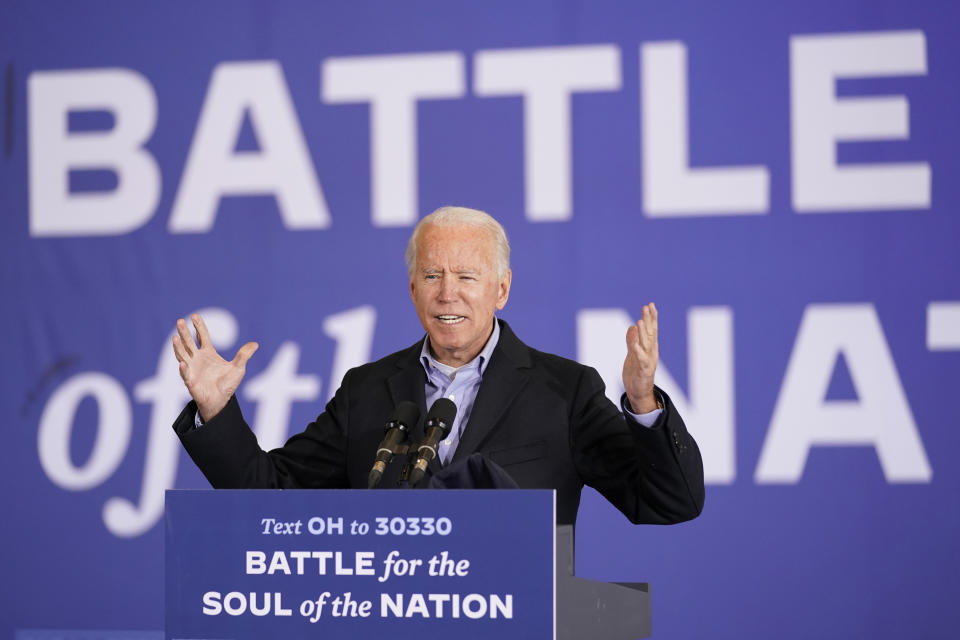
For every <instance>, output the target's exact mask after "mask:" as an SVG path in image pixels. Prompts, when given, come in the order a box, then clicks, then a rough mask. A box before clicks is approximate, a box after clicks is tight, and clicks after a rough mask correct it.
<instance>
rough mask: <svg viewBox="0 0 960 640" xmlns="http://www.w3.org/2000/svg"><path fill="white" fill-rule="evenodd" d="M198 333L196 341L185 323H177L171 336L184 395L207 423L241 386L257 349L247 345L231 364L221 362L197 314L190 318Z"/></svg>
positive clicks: (181, 321)
mask: <svg viewBox="0 0 960 640" xmlns="http://www.w3.org/2000/svg"><path fill="white" fill-rule="evenodd" d="M190 320H191V321H192V322H193V326H194V328H195V329H196V331H197V341H196V342H194V340H193V336H191V335H190V331H189V330H188V329H187V323H186V321H185V320H183V319H182V318H181V319H178V320H177V335H175V336H173V353H174V354H175V355H176V357H177V361H178V362H179V363H180V377H181V378H183V382H184V384H186V386H187V391H189V392H190V395H191V396H192V397H193V399H194V400H195V401H196V402H197V409H198V410H199V411H200V417H201V418H203V419H204V420H209V419H211V418H212V417H213V416H215V415H217V414H218V413H220V410H221V409H223V408H224V407H225V406H226V405H227V402H228V401H229V400H230V396H232V395H233V393H234V392H235V391H236V390H237V387H239V386H240V381H241V380H243V376H244V374H245V373H246V371H247V360H249V359H250V356H252V355H253V354H254V352H255V351H256V350H257V349H258V348H259V345H258V344H257V343H256V342H248V343H246V344H245V345H243V346H242V347H240V349H239V351H237V355H236V356H234V358H233V360H230V361H227V360H224V359H223V358H222V357H221V356H220V354H219V353H217V350H216V349H214V348H213V343H212V342H211V341H210V332H209V331H208V330H207V325H206V323H204V321H203V318H202V317H200V315H199V314H196V313H195V314H193V315H192V316H190Z"/></svg>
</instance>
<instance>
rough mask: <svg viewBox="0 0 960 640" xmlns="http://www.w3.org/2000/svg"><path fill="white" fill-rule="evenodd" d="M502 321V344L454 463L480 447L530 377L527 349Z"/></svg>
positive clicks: (486, 377) (476, 402) (492, 363)
mask: <svg viewBox="0 0 960 640" xmlns="http://www.w3.org/2000/svg"><path fill="white" fill-rule="evenodd" d="M499 322H500V341H499V342H498V343H497V346H496V348H495V349H494V350H493V356H492V357H491V358H490V364H488V365H487V368H486V370H485V371H484V373H483V382H481V383H480V391H479V392H478V393H477V398H476V400H475V401H474V403H473V411H472V412H471V413H470V421H469V422H468V423H467V426H466V428H465V429H464V430H463V436H462V437H461V438H460V444H458V445H457V450H456V451H455V452H454V454H453V460H452V461H453V462H455V461H457V460H461V459H463V458H466V457H469V456H470V454H471V453H473V452H474V451H476V450H477V449H478V448H480V446H481V445H482V444H483V441H484V440H485V439H486V438H487V436H488V435H489V434H490V433H491V432H492V431H493V428H494V427H495V426H496V425H497V423H498V422H499V420H500V418H501V417H502V416H503V414H504V412H505V411H506V410H507V409H508V408H509V407H510V404H511V403H512V402H513V400H514V398H516V397H517V394H518V393H520V390H521V389H523V387H524V386H525V385H526V384H527V381H528V379H529V377H530V376H529V374H528V373H527V372H526V371H524V369H527V368H529V367H530V366H531V365H530V354H529V350H528V348H527V346H526V345H525V344H523V343H522V342H520V340H519V338H517V336H516V335H514V333H513V331H511V329H510V326H509V325H508V324H507V323H506V322H504V321H503V320H500V321H499Z"/></svg>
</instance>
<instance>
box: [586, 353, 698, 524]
mask: <svg viewBox="0 0 960 640" xmlns="http://www.w3.org/2000/svg"><path fill="white" fill-rule="evenodd" d="M657 392H658V393H659V394H660V396H661V398H662V399H663V411H662V413H661V414H660V416H659V418H658V419H657V421H656V423H654V425H653V426H651V427H644V426H642V425H640V424H637V423H636V422H635V421H634V420H633V419H632V418H631V417H629V416H624V414H623V413H621V412H620V411H619V409H618V408H617V407H616V406H614V405H613V403H611V402H610V400H609V399H608V398H607V397H606V395H605V394H604V385H603V381H602V380H601V379H600V376H599V374H598V373H597V372H596V371H595V370H594V369H592V368H586V369H585V372H584V374H583V376H582V377H581V380H580V384H579V385H578V387H577V393H576V396H575V398H574V400H573V403H572V406H571V409H572V415H571V430H570V433H571V436H570V437H571V448H572V451H573V454H574V461H575V464H576V466H577V471H578V473H580V476H581V478H582V479H583V481H584V483H585V484H587V485H590V486H592V487H593V488H595V489H596V490H597V491H599V492H600V493H601V494H602V495H603V496H604V497H606V498H607V500H609V501H610V502H611V503H612V504H613V505H614V506H615V507H617V509H619V510H620V511H621V512H623V514H624V515H626V516H627V518H629V519H630V521H631V522H634V523H637V524H640V523H645V524H673V523H676V522H683V521H685V520H691V519H693V518H695V517H697V516H698V515H700V512H701V511H702V510H703V503H704V484H703V461H702V459H701V457H700V449H699V448H698V447H697V443H696V441H695V440H694V439H693V437H692V436H691V435H690V433H689V432H688V431H687V428H686V425H684V423H683V419H682V418H681V417H680V414H679V413H678V412H677V409H676V407H675V406H674V405H673V402H672V401H671V400H670V398H669V396H667V394H665V393H663V391H662V390H660V389H659V388H658V389H657Z"/></svg>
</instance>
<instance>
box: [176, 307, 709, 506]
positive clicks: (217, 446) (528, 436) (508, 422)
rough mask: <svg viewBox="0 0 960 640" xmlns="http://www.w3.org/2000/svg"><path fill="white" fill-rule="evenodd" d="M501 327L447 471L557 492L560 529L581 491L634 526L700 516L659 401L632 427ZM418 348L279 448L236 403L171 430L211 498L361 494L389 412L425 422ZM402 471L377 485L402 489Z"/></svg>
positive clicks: (683, 433) (694, 480)
mask: <svg viewBox="0 0 960 640" xmlns="http://www.w3.org/2000/svg"><path fill="white" fill-rule="evenodd" d="M499 322H500V340H499V342H498V343H497V346H496V348H495V349H494V352H493V355H492V356H491V358H490V363H489V364H488V365H487V368H486V371H485V372H484V375H483V381H482V382H481V384H480V389H479V392H478V394H477V398H476V401H475V403H474V406H473V411H472V413H471V415H470V420H469V422H468V424H467V426H466V428H465V429H464V431H463V435H462V437H461V439H460V444H459V445H458V447H457V450H456V453H455V454H454V457H453V460H452V462H456V461H457V460H460V459H463V458H466V457H467V456H469V455H470V454H471V453H474V452H479V453H481V454H483V455H485V456H487V457H489V458H490V459H491V460H493V461H494V462H496V463H497V464H499V465H500V466H501V467H503V469H504V470H506V471H507V473H509V474H510V476H511V477H512V478H513V479H514V480H515V481H516V482H517V484H518V485H519V486H520V487H521V488H528V489H534V488H536V489H540V488H542V489H556V490H557V522H558V523H559V524H572V523H573V522H574V521H575V520H576V515H577V508H578V507H579V504H580V490H581V488H582V487H583V485H584V484H587V485H590V486H592V487H594V488H595V489H597V490H598V491H599V492H600V493H601V494H603V495H604V496H605V497H606V498H607V499H608V500H609V501H610V502H611V503H613V504H614V505H615V506H616V507H617V508H618V509H619V510H620V511H622V512H623V513H624V514H625V515H626V516H627V517H628V518H629V519H630V520H631V521H632V522H635V523H641V522H642V523H655V524H669V523H673V522H681V521H683V520H688V519H690V518H694V517H696V516H697V515H698V514H699V513H700V511H701V509H702V508H703V500H704V487H703V464H702V461H701V458H700V451H699V449H698V448H697V444H696V442H694V440H693V438H692V437H691V436H690V434H689V433H688V432H687V429H686V427H685V426H684V424H683V420H682V419H681V417H680V415H679V414H678V413H677V411H676V409H675V408H674V406H673V404H672V403H671V402H670V399H669V398H668V397H667V396H666V394H664V393H662V391H661V392H660V394H661V397H662V399H663V403H664V410H663V413H662V414H661V416H660V417H659V419H658V420H657V422H656V424H655V425H654V426H653V427H651V428H647V427H643V426H641V425H638V424H636V423H635V422H634V421H633V420H632V419H631V418H629V417H624V414H622V413H621V412H620V410H619V409H618V408H617V407H616V406H614V405H613V403H611V402H610V400H609V399H608V398H607V397H606V396H605V395H604V385H603V381H602V380H601V379H600V376H599V374H597V372H596V371H595V370H594V369H592V368H590V367H586V366H583V365H581V364H578V363H576V362H574V361H572V360H568V359H566V358H561V357H559V356H555V355H551V354H548V353H543V352H541V351H537V350H535V349H531V348H530V347H528V346H527V345H525V344H524V343H523V342H521V341H520V340H519V339H518V338H517V337H516V335H514V333H513V331H511V329H510V327H509V325H507V323H506V322H504V321H502V320H500V321H499ZM422 345H423V341H422V340H421V341H420V342H418V343H417V344H415V345H413V346H412V347H410V348H408V349H405V350H403V351H398V352H396V353H394V354H391V355H389V356H387V357H385V358H383V359H381V360H378V361H376V362H373V363H370V364H366V365H363V366H361V367H357V368H355V369H351V370H350V371H348V372H347V374H346V375H345V376H344V378H343V382H342V384H341V386H340V389H338V390H337V393H336V395H335V396H334V398H333V399H332V400H331V401H330V402H329V403H328V404H327V406H326V410H325V411H324V412H323V413H322V414H320V415H319V416H318V417H317V419H316V420H315V421H314V422H312V423H310V424H309V425H307V428H306V429H305V430H304V431H303V432H302V433H300V434H297V435H295V436H293V437H292V438H290V439H289V440H288V441H287V443H286V444H285V445H284V446H283V447H281V448H279V449H274V450H273V451H270V452H264V451H262V450H261V449H260V447H259V446H258V445H257V441H256V437H255V436H254V435H253V433H252V432H251V431H250V428H249V427H248V426H247V424H246V422H245V421H244V419H243V416H242V415H241V413H240V408H239V405H238V404H237V400H236V398H235V397H234V398H231V399H230V402H229V403H228V404H227V406H226V407H225V408H224V409H223V410H222V411H221V412H220V413H219V414H217V415H216V416H214V417H213V418H212V419H211V420H209V421H207V423H206V424H205V425H204V426H203V427H202V428H200V429H195V428H194V425H193V419H194V414H195V412H196V404H195V403H193V402H191V403H190V404H188V405H187V407H186V408H185V409H184V411H183V412H182V413H181V414H180V416H179V417H178V418H177V421H176V423H175V424H174V430H175V431H176V432H177V435H178V436H179V437H180V440H181V442H182V443H183V446H184V447H185V448H186V450H187V452H188V453H189V454H190V457H191V458H192V459H193V461H194V462H195V463H196V464H197V466H198V467H199V468H200V470H201V471H202V472H203V473H204V475H205V476H206V477H207V479H208V480H209V481H210V483H211V484H212V485H213V486H214V487H217V488H364V487H366V486H367V475H368V473H369V472H370V466H371V465H372V463H373V458H374V453H375V452H376V450H377V447H378V445H379V443H380V440H381V439H382V437H383V425H384V423H385V422H386V419H387V417H388V416H389V415H390V414H391V412H392V411H393V409H394V407H395V406H396V405H397V404H398V403H399V402H401V401H403V400H412V401H414V402H417V403H418V404H419V405H420V408H421V412H422V414H424V415H425V414H426V407H425V405H426V400H425V394H424V387H425V384H426V374H425V372H424V370H423V366H422V365H421V363H420V362H419V356H420V352H421V348H422ZM658 391H659V390H658ZM411 435H412V439H413V441H414V442H418V441H419V439H420V438H421V437H422V436H423V419H422V418H421V422H420V424H419V425H417V427H416V428H415V429H414V430H413V431H412V434H411ZM398 462H399V461H395V462H394V464H393V465H391V466H390V467H388V469H387V472H386V473H385V474H384V478H383V482H382V484H381V486H382V487H390V486H395V485H396V484H397V480H398V476H399V472H400V469H399V467H400V464H398ZM437 464H438V463H437V462H436V461H434V462H433V463H431V465H432V467H431V469H432V471H434V472H435V471H436V470H437V469H438V467H437Z"/></svg>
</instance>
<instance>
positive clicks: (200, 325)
mask: <svg viewBox="0 0 960 640" xmlns="http://www.w3.org/2000/svg"><path fill="white" fill-rule="evenodd" d="M190 319H191V320H193V326H194V328H196V330H197V344H198V345H199V346H200V348H201V349H202V348H204V347H206V346H207V345H212V343H211V342H210V332H209V331H207V323H206V322H204V321H203V318H202V317H200V314H199V313H195V314H193V315H192V316H190Z"/></svg>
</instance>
